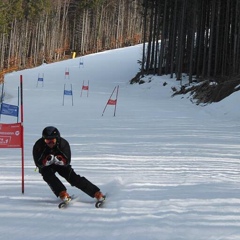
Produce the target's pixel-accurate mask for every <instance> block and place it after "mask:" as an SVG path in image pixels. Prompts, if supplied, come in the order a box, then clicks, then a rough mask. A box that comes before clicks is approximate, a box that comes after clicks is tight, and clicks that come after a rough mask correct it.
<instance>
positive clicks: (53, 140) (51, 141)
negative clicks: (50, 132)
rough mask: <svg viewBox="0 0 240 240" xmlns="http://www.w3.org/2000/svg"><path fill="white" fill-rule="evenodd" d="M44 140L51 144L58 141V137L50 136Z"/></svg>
mask: <svg viewBox="0 0 240 240" xmlns="http://www.w3.org/2000/svg"><path fill="white" fill-rule="evenodd" d="M44 142H45V143H46V144H50V143H54V144H55V143H56V142H57V139H56V138H50V139H46V138H45V139H44Z"/></svg>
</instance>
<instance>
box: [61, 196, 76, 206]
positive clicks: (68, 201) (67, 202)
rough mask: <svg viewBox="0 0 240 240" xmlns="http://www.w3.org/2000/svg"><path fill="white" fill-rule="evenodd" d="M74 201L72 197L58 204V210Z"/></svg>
mask: <svg viewBox="0 0 240 240" xmlns="http://www.w3.org/2000/svg"><path fill="white" fill-rule="evenodd" d="M73 199H74V195H72V196H70V197H69V198H68V199H67V200H65V201H62V202H60V203H59V204H58V208H60V209H61V208H66V207H67V206H68V204H69V203H70V202H71V201H72V200H73Z"/></svg>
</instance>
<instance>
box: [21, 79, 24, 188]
mask: <svg viewBox="0 0 240 240" xmlns="http://www.w3.org/2000/svg"><path fill="white" fill-rule="evenodd" d="M22 82H23V78H22V75H20V96H21V154H22V193H24V133H23V132H24V129H23V83H22Z"/></svg>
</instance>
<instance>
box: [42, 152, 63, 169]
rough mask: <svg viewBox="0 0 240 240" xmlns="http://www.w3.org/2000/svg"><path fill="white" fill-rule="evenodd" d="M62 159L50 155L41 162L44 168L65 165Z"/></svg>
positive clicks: (59, 156)
mask: <svg viewBox="0 0 240 240" xmlns="http://www.w3.org/2000/svg"><path fill="white" fill-rule="evenodd" d="M64 162H65V161H64V158H63V157H62V156H61V155H57V156H54V155H52V154H49V155H47V157H46V158H45V159H44V160H43V165H44V166H49V165H52V164H55V165H61V166H63V165H65V163H64Z"/></svg>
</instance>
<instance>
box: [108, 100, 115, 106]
mask: <svg viewBox="0 0 240 240" xmlns="http://www.w3.org/2000/svg"><path fill="white" fill-rule="evenodd" d="M107 104H108V105H116V104H117V99H116V100H113V99H109V100H108V102H107Z"/></svg>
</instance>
